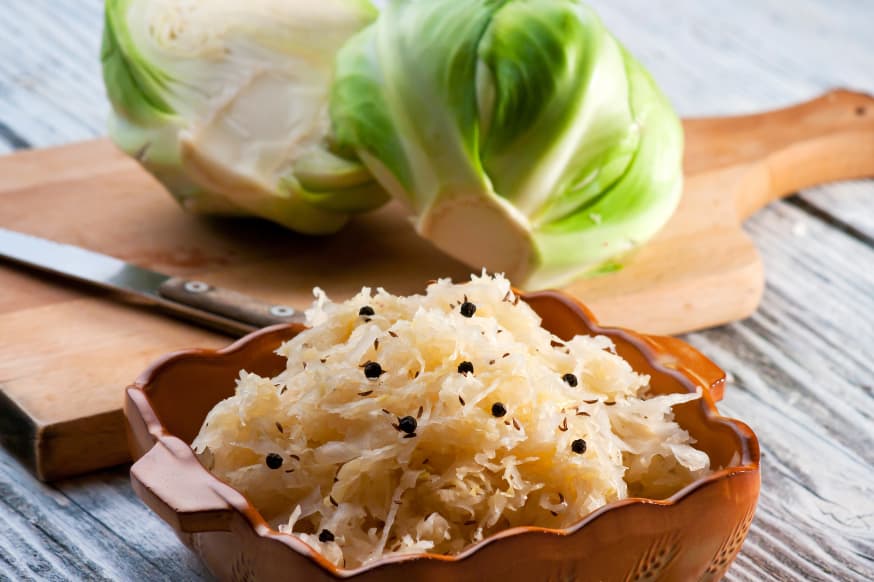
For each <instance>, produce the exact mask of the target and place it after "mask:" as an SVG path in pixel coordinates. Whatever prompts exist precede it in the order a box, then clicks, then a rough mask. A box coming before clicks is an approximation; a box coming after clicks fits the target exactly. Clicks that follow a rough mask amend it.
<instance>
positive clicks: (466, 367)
mask: <svg viewBox="0 0 874 582" xmlns="http://www.w3.org/2000/svg"><path fill="white" fill-rule="evenodd" d="M458 373H459V374H473V364H471V363H470V362H461V363H460V364H458Z"/></svg>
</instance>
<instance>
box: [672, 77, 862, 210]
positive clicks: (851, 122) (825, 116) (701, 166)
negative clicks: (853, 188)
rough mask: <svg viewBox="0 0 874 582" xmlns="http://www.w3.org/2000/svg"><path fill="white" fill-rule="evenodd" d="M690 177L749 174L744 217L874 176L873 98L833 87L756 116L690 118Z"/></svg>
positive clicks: (742, 184) (740, 203) (739, 196)
mask: <svg viewBox="0 0 874 582" xmlns="http://www.w3.org/2000/svg"><path fill="white" fill-rule="evenodd" d="M684 127H685V130H686V135H687V139H688V140H689V141H690V142H691V141H693V140H694V142H695V143H696V144H701V145H702V146H703V147H698V148H696V149H695V151H693V152H689V153H688V154H687V157H686V160H685V170H686V174H687V175H690V176H694V175H695V174H699V173H702V172H705V171H713V170H719V169H721V168H725V169H726V171H730V170H731V169H735V170H740V169H743V170H746V173H745V174H744V176H743V178H742V179H741V180H740V181H739V183H738V188H737V190H736V192H735V193H734V196H735V201H736V204H737V210H738V215H739V218H740V219H741V220H743V219H745V218H747V217H749V216H750V215H752V214H753V213H754V212H756V210H758V209H759V208H761V207H763V206H765V205H766V204H768V203H769V202H771V201H773V200H776V199H778V198H782V197H784V196H787V195H790V194H793V193H795V192H797V191H798V190H801V189H803V188H809V187H811V186H816V185H818V184H823V183H826V182H833V181H836V180H851V179H858V178H867V177H872V176H874V96H871V95H866V94H864V93H857V92H854V91H848V90H843V89H839V90H835V91H831V92H829V93H826V94H825V95H823V96H822V97H819V98H817V99H814V100H812V101H808V102H806V103H801V104H799V105H795V106H793V107H787V108H785V109H778V110H775V111H769V112H766V113H760V114H756V115H745V116H738V117H722V118H709V119H689V120H686V121H685V123H684Z"/></svg>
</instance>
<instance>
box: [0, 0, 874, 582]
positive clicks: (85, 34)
mask: <svg viewBox="0 0 874 582" xmlns="http://www.w3.org/2000/svg"><path fill="white" fill-rule="evenodd" d="M592 4H594V5H595V7H596V8H597V9H598V10H599V12H600V13H601V14H602V16H603V18H604V19H605V20H606V21H607V23H608V25H609V26H610V27H611V28H612V29H613V30H614V31H615V32H616V33H617V35H618V36H620V38H622V40H623V41H624V42H625V43H626V44H627V45H628V46H629V47H630V48H631V49H632V50H633V51H634V52H635V53H636V54H637V55H638V56H639V57H640V58H641V60H642V61H644V63H645V64H646V65H647V66H648V67H649V68H650V70H651V71H652V72H653V74H654V75H655V77H656V78H657V80H658V81H659V82H660V83H661V85H662V86H663V88H664V89H665V90H666V92H667V93H668V95H669V96H670V98H671V99H672V100H673V102H674V103H675V104H676V105H677V106H678V108H679V110H680V112H681V113H682V114H684V115H712V114H716V113H736V114H740V113H749V112H753V111H759V110H762V109H767V108H773V107H778V106H782V105H785V104H788V103H792V102H797V101H801V100H804V99H808V98H810V97H813V96H814V95H816V94H817V93H820V92H821V91H823V90H826V89H829V88H832V87H835V86H849V87H852V88H855V89H862V90H867V91H869V92H874V76H872V75H871V71H872V70H874V36H872V34H871V31H870V23H871V22H872V21H874V5H872V4H871V3H870V2H866V1H864V0H855V1H852V0H798V1H797V2H785V1H783V0H737V1H735V2H731V3H726V2H723V1H721V0H702V1H699V2H686V1H683V0H611V1H608V0H594V1H593V2H592ZM99 12H100V2H99V1H98V0H64V1H61V0H38V1H33V0H11V1H10V0H7V1H6V2H4V5H3V10H2V11H0V30H2V31H3V34H0V151H10V150H12V149H16V148H21V147H27V146H28V145H29V144H34V145H37V146H45V145H53V144H58V143H64V142H68V141H74V140H80V139H84V138H87V137H92V136H95V135H99V134H100V133H102V128H103V126H104V114H105V112H106V105H105V102H104V101H103V91H102V87H101V85H100V80H99V75H98V67H97V65H96V63H95V61H94V60H93V59H94V55H96V52H97V45H98V40H97V34H98V33H97V31H98V29H99V27H100V14H99ZM7 32H8V34H7ZM22 47H26V48H27V50H22ZM872 197H874V185H872V184H871V182H859V183H853V184H840V185H835V186H829V187H825V188H816V189H812V190H810V191H806V192H803V193H801V194H800V196H798V197H796V198H794V199H790V200H789V201H788V202H778V203H775V204H774V205H772V206H771V207H770V208H768V209H765V210H764V211H762V212H760V213H759V214H758V215H757V216H756V217H754V218H753V219H751V220H750V221H749V222H748V223H747V227H746V231H747V232H748V233H749V234H750V235H751V236H752V238H753V240H754V241H755V242H756V244H757V246H758V248H759V249H760V251H761V252H762V254H763V257H764V261H765V265H766V268H767V272H768V273H769V279H768V286H767V288H766V290H765V295H764V299H763V303H762V306H761V307H760V309H759V311H758V312H757V313H756V315H754V316H753V317H752V318H751V319H749V320H748V321H746V322H743V323H740V324H734V325H730V326H725V327H723V328H720V329H717V330H711V331H708V332H703V333H696V334H693V335H692V336H691V337H690V338H689V339H690V340H691V341H692V343H693V344H695V345H696V346H697V347H698V348H700V349H701V350H702V351H704V352H705V353H707V354H708V355H709V356H710V357H712V358H713V359H714V360H715V361H716V362H717V363H719V364H720V365H722V366H723V367H725V368H726V369H727V370H729V371H730V372H732V374H733V376H734V382H733V383H732V384H731V385H729V386H728V388H727V389H726V398H725V401H724V403H723V404H721V408H722V410H724V411H726V412H727V413H729V414H733V415H736V416H739V417H741V418H743V419H745V420H746V421H748V422H749V424H751V425H752V426H753V428H754V429H755V430H756V432H757V433H758V435H759V437H760V440H761V443H762V447H763V451H764V459H763V478H764V481H763V486H762V499H761V502H760V505H759V511H758V513H757V515H756V519H755V521H754V523H753V526H752V531H751V533H750V536H749V538H748V539H747V542H746V544H745V545H744V548H743V550H742V552H741V554H740V557H739V558H738V560H737V561H736V563H735V564H734V565H733V566H732V568H731V569H730V570H729V573H728V576H727V579H729V580H749V581H760V580H831V581H838V580H841V581H842V580H859V581H862V580H871V579H874V561H872V556H874V534H872V532H874V501H872V499H874V495H872V491H871V483H874V469H872V465H874V459H872V457H871V451H872V450H874V449H872V447H871V444H872V443H871V432H872V423H874V402H872V399H874V396H872V394H874V387H872V381H871V378H872V377H874V365H872V360H874V348H872V347H871V346H872V345H874V332H872V329H874V321H872V314H874V298H872V296H874V284H872V280H871V278H870V273H871V272H872V271H874V257H872V251H871V248H872V245H871V244H870V240H871V235H872V232H874V230H872V225H871V217H872V216H874V213H872V211H871V208H872ZM866 237H867V238H866ZM35 292H36V291H35ZM61 292H63V290H61V289H49V290H46V291H43V293H45V294H47V295H51V294H53V293H61ZM2 300H3V296H2V293H0V305H2ZM7 337H8V336H6V335H5V334H4V330H2V329H0V341H2V342H3V343H4V344H5V343H7V342H8V341H9V340H7V339H6V338H7ZM7 499H9V500H11V501H8V502H7V501H6V500H7ZM0 524H2V525H0V528H4V529H2V533H0V579H9V580H27V579H39V580H46V579H48V580H51V579H55V580H63V579H98V580H99V579H119V580H120V579H140V580H179V581H184V580H199V579H202V578H203V577H204V573H203V571H202V570H200V569H199V568H198V566H197V564H195V563H192V561H191V558H190V555H189V554H188V553H187V552H186V551H185V550H184V549H183V548H182V547H181V546H180V545H179V544H178V543H177V542H175V540H174V539H172V538H169V537H167V536H168V535H169V530H167V529H166V528H164V526H163V525H162V524H161V523H160V522H158V521H157V520H156V519H155V518H153V517H152V516H150V515H149V514H148V512H147V511H146V510H145V509H144V508H143V507H142V506H141V505H140V504H139V503H138V502H137V500H136V499H134V498H133V497H132V493H131V492H130V490H129V487H128V485H127V477H126V474H125V472H124V471H123V470H119V471H110V472H104V473H101V474H99V475H96V476H92V477H87V478H83V479H80V480H76V481H72V482H64V483H60V484H57V485H55V486H53V487H47V486H43V485H41V484H39V483H38V482H36V481H34V480H33V479H32V478H31V477H30V476H29V475H28V474H27V473H26V472H25V471H24V470H23V469H21V467H20V466H18V465H17V464H16V463H15V462H14V461H12V460H10V458H9V456H8V454H7V453H6V452H5V451H3V450H2V449H0ZM123 528H127V532H128V533H127V535H128V536H129V537H128V538H126V539H122V538H120V537H118V536H115V535H114V534H112V533H111V532H112V531H118V530H120V529H123Z"/></svg>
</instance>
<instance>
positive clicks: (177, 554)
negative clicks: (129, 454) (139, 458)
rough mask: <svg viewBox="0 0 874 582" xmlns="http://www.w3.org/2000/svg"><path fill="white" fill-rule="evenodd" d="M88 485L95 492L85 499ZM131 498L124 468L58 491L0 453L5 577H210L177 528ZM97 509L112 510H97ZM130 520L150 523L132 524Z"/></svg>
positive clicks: (1, 569)
mask: <svg viewBox="0 0 874 582" xmlns="http://www.w3.org/2000/svg"><path fill="white" fill-rule="evenodd" d="M91 483H93V484H94V487H93V488H92V487H91ZM101 485H103V486H104V487H102V486H101ZM106 485H109V488H108V489H106V488H105V486H106ZM85 488H88V489H90V492H89V494H88V496H86V497H84V498H83V496H82V495H81V493H80V491H82V490H83V489H85ZM123 491H126V493H122V492H123ZM132 495H133V494H132V492H130V491H129V486H128V485H127V477H126V475H125V474H124V472H123V471H119V470H115V471H110V472H107V473H104V474H101V475H98V476H94V477H87V478H84V479H81V480H78V481H77V482H70V483H67V484H63V485H61V486H60V487H54V486H50V485H44V484H42V483H39V482H38V481H36V480H35V479H34V478H33V477H32V476H31V475H29V474H28V473H27V472H26V471H25V470H24V468H22V467H21V466H20V465H19V464H18V463H17V462H15V461H14V460H13V459H12V458H10V457H9V454H8V453H7V452H6V451H5V450H4V449H2V448H0V576H6V577H7V579H9V580H15V581H18V580H37V581H42V580H106V581H107V582H113V581H117V580H196V579H201V578H204V577H205V573H204V571H203V569H202V568H201V567H200V565H199V564H197V562H196V561H195V560H193V559H192V558H191V557H190V556H189V555H188V552H187V550H186V549H185V548H184V547H182V545H181V544H180V543H179V542H178V541H177V540H176V538H175V537H174V536H173V535H172V532H171V530H170V529H169V528H168V527H166V526H164V525H163V524H162V523H160V522H157V520H155V518H154V517H153V516H151V515H147V514H146V511H147V510H146V509H145V508H143V507H142V506H141V505H138V504H137V503H134V500H133V499H131V496H132ZM88 499H90V500H91V501H88ZM94 505H104V506H106V507H105V509H103V510H102V511H96V510H95V508H94ZM132 519H135V520H139V519H142V520H143V521H144V522H145V523H143V524H136V525H134V522H133V521H131V520H132ZM161 529H164V530H166V531H159V530H161Z"/></svg>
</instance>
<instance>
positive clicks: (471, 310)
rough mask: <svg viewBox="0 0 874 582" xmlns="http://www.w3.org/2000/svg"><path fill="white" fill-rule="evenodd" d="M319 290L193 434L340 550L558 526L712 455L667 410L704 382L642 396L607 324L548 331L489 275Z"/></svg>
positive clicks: (263, 503)
mask: <svg viewBox="0 0 874 582" xmlns="http://www.w3.org/2000/svg"><path fill="white" fill-rule="evenodd" d="M314 293H315V297H316V299H315V302H314V303H313V305H312V307H311V308H310V309H309V310H308V311H307V314H306V315H307V319H308V323H309V326H310V329H308V330H306V331H304V332H303V333H301V334H299V335H298V336H297V337H295V338H294V339H292V340H290V341H288V342H286V343H285V344H284V345H282V346H281V347H280V348H279V350H278V353H279V354H281V355H283V356H284V357H286V358H287V359H288V366H287V368H286V370H285V371H283V372H282V373H280V374H279V375H277V376H276V377H274V378H263V377H260V376H258V375H256V374H251V373H247V372H245V371H242V372H241V373H240V377H239V381H238V384H237V388H236V393H235V395H234V396H232V397H230V398H228V399H226V400H224V401H222V402H220V403H218V404H217V405H216V406H215V408H213V410H212V411H211V412H210V413H209V415H208V416H207V418H206V419H205V422H204V424H203V427H202V428H201V431H200V434H199V435H198V436H197V438H196V439H195V441H194V443H193V445H192V446H193V447H194V449H195V451H197V452H198V454H199V455H200V456H201V459H202V460H203V461H204V463H206V464H207V465H208V468H210V469H211V470H212V471H213V472H214V473H215V474H217V475H218V476H219V477H220V478H222V479H224V480H225V481H227V482H228V483H230V484H231V485H232V486H234V487H236V488H237V489H239V490H240V491H242V492H243V493H244V494H245V495H246V496H247V497H248V499H249V500H250V501H251V502H252V503H253V504H254V505H255V506H256V507H257V508H258V509H259V511H260V512H261V513H262V515H263V516H264V517H265V519H267V520H268V521H269V522H270V523H271V524H273V526H274V527H276V528H278V529H279V530H281V531H283V532H287V533H290V534H292V535H295V536H298V537H299V538H301V539H302V540H304V541H305V542H306V543H307V544H309V545H310V546H312V547H313V548H315V549H316V550H317V551H319V552H320V553H322V554H323V555H324V556H326V557H327V558H328V559H329V560H330V561H332V562H333V563H334V564H336V565H338V566H344V567H350V568H351V567H357V566H361V565H364V564H367V563H368V562H370V561H372V560H375V559H378V558H380V557H383V556H386V555H390V554H407V553H419V552H430V553H443V554H451V553H456V552H459V551H460V550H462V549H464V548H465V547H466V546H468V545H470V544H472V543H475V542H477V541H479V540H481V539H483V538H484V537H486V536H488V535H490V534H492V533H495V532H497V531H499V530H502V529H505V528H508V527H512V526H520V525H537V526H544V527H551V528H562V527H567V526H570V525H571V524H573V523H574V522H576V521H578V520H579V519H580V518H582V517H583V516H585V515H586V514H588V513H589V512H591V511H593V510H595V509H597V508H599V507H601V506H602V505H604V504H606V503H609V502H611V501H615V500H618V499H622V498H624V497H627V496H629V495H634V496H645V497H653V498H663V497H666V496H669V495H670V494H672V493H674V492H675V491H677V490H678V489H680V488H681V487H683V486H685V485H687V484H688V483H690V482H691V481H692V480H694V479H696V478H698V477H700V476H702V475H704V474H706V473H707V472H708V471H709V464H710V461H709V458H708V456H707V454H706V453H704V452H702V451H700V450H698V449H696V448H694V446H693V444H694V440H693V439H692V438H691V436H690V435H689V434H688V433H687V432H686V431H685V430H683V429H682V428H681V427H680V426H679V425H678V424H677V423H676V422H675V421H674V417H673V412H672V407H673V406H674V405H676V404H679V403H683V402H688V401H690V400H693V399H695V398H698V397H699V395H698V394H669V395H659V396H651V395H649V394H648V382H649V378H648V377H647V376H645V375H641V374H638V373H636V372H635V371H634V370H633V369H632V368H631V366H630V365H629V364H628V363H627V362H626V361H625V360H623V359H622V358H621V357H619V356H618V355H616V353H615V352H614V351H613V344H612V342H611V340H610V339H609V338H607V337H604V336H597V337H589V336H577V337H575V338H573V339H571V340H570V341H567V342H564V341H562V340H560V339H559V338H558V337H556V336H554V335H553V334H551V333H550V332H548V331H547V330H545V329H543V328H542V327H541V326H540V318H539V316H538V315H537V314H536V313H535V312H534V311H533V310H532V309H531V308H530V307H529V306H528V305H527V304H526V303H525V302H523V301H519V300H518V299H517V298H516V296H515V295H514V294H513V292H512V290H511V288H510V284H509V282H508V281H507V280H506V279H505V278H503V277H501V276H489V275H486V274H483V275H482V276H475V277H472V278H471V281H470V282H468V283H465V284H453V283H452V282H451V281H450V280H439V281H437V282H435V283H433V284H431V285H429V286H428V288H427V290H426V292H425V294H424V295H414V296H409V297H397V296H394V295H391V294H389V293H387V292H386V291H384V290H383V289H378V290H377V291H376V292H375V293H374V292H372V290H371V289H369V288H364V289H362V290H361V292H360V293H358V294H357V295H356V296H355V297H353V298H352V299H350V300H348V301H345V302H342V303H335V302H332V301H330V300H329V299H328V297H327V296H326V295H325V294H324V293H323V292H321V291H320V290H318V289H316V290H315V292H314Z"/></svg>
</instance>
